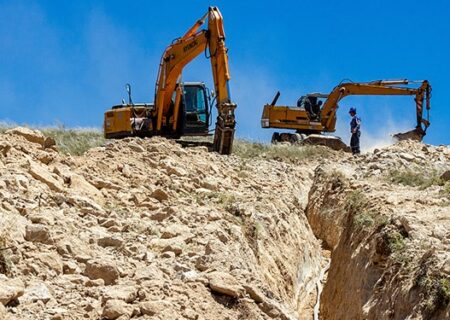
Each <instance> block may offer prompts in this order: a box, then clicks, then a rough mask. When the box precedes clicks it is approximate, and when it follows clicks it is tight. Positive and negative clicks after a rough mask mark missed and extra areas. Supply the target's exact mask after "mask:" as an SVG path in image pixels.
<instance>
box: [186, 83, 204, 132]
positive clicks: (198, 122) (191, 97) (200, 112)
mask: <svg viewBox="0 0 450 320" xmlns="http://www.w3.org/2000/svg"><path fill="white" fill-rule="evenodd" d="M181 85H182V86H183V95H182V99H181V110H182V113H181V114H180V116H181V117H182V119H181V121H182V123H183V134H185V135H207V134H208V131H209V125H210V121H209V120H210V99H211V97H210V94H209V90H208V88H207V87H206V86H205V84H204V83H203V82H185V83H183V84H181Z"/></svg>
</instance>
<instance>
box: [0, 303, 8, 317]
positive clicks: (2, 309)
mask: <svg viewBox="0 0 450 320" xmlns="http://www.w3.org/2000/svg"><path fill="white" fill-rule="evenodd" d="M0 319H8V311H7V310H6V308H5V306H4V305H3V304H2V303H0Z"/></svg>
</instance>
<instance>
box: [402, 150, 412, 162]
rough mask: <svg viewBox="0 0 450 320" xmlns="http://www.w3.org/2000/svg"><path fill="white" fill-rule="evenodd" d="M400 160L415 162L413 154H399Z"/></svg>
mask: <svg viewBox="0 0 450 320" xmlns="http://www.w3.org/2000/svg"><path fill="white" fill-rule="evenodd" d="M399 156H400V158H402V159H405V160H406V161H413V160H414V159H415V157H414V156H413V155H412V154H409V153H406V152H401V153H400V154H399Z"/></svg>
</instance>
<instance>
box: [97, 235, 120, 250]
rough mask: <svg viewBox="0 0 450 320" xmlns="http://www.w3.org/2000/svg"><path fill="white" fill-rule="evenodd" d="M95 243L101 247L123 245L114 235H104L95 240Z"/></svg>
mask: <svg viewBox="0 0 450 320" xmlns="http://www.w3.org/2000/svg"><path fill="white" fill-rule="evenodd" d="M97 243H98V245H99V246H101V247H116V248H119V247H121V246H123V240H122V239H121V238H119V237H116V236H106V237H103V238H100V239H98V240H97Z"/></svg>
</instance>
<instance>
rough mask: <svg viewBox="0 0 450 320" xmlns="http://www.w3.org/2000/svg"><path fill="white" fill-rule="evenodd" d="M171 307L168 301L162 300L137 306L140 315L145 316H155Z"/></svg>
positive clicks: (145, 302)
mask: <svg viewBox="0 0 450 320" xmlns="http://www.w3.org/2000/svg"><path fill="white" fill-rule="evenodd" d="M171 307H172V304H171V303H170V302H169V301H164V300H156V301H144V302H141V303H140V304H139V309H140V310H141V314H143V315H146V316H155V315H157V314H159V313H162V312H163V311H164V310H166V309H169V308H171Z"/></svg>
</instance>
